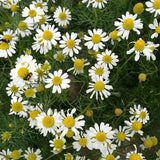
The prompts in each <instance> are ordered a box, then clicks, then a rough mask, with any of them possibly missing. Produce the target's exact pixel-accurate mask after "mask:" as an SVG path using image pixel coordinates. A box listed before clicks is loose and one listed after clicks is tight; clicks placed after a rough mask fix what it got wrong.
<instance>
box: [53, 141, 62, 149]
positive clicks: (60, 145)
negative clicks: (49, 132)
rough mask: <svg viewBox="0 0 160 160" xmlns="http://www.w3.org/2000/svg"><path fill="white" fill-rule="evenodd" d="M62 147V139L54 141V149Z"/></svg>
mask: <svg viewBox="0 0 160 160" xmlns="http://www.w3.org/2000/svg"><path fill="white" fill-rule="evenodd" d="M63 146H64V142H63V140H62V139H56V140H55V141H54V147H55V148H58V149H60V148H63Z"/></svg>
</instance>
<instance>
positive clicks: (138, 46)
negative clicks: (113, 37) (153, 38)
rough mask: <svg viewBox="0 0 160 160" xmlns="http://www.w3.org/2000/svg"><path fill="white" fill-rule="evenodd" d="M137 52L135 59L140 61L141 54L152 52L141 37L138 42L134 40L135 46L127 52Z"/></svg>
mask: <svg viewBox="0 0 160 160" xmlns="http://www.w3.org/2000/svg"><path fill="white" fill-rule="evenodd" d="M133 52H135V54H136V55H135V58H134V59H135V61H138V60H139V58H140V54H142V55H144V53H145V54H150V52H152V50H151V49H150V48H148V47H146V43H145V41H144V40H143V39H141V38H139V39H138V40H137V41H136V42H134V47H133V48H131V49H130V50H129V51H127V54H131V53H133Z"/></svg>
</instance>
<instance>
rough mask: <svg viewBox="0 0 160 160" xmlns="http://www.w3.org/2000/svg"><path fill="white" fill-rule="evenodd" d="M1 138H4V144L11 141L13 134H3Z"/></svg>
mask: <svg viewBox="0 0 160 160" xmlns="http://www.w3.org/2000/svg"><path fill="white" fill-rule="evenodd" d="M1 137H2V140H3V141H2V143H4V142H6V141H9V140H10V138H11V133H10V132H3V133H2V134H1Z"/></svg>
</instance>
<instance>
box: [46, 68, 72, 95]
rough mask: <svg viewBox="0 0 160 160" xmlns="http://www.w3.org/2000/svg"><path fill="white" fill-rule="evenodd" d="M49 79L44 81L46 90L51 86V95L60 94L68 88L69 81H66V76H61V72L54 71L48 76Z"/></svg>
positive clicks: (65, 74)
mask: <svg viewBox="0 0 160 160" xmlns="http://www.w3.org/2000/svg"><path fill="white" fill-rule="evenodd" d="M48 75H49V77H50V78H48V79H46V81H45V82H46V83H48V84H46V86H45V87H46V88H50V87H52V86H53V89H52V93H56V92H58V93H61V92H62V89H67V88H69V87H70V85H69V83H70V79H68V74H67V73H64V74H62V70H61V69H60V70H58V71H54V74H52V73H49V74H48Z"/></svg>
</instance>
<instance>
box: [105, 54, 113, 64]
mask: <svg viewBox="0 0 160 160" xmlns="http://www.w3.org/2000/svg"><path fill="white" fill-rule="evenodd" d="M103 61H104V62H105V63H110V62H111V61H112V57H111V56H110V55H105V56H104V57H103Z"/></svg>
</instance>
